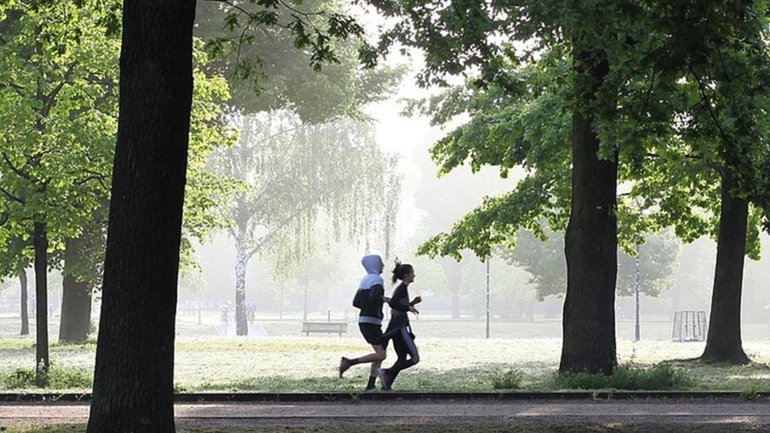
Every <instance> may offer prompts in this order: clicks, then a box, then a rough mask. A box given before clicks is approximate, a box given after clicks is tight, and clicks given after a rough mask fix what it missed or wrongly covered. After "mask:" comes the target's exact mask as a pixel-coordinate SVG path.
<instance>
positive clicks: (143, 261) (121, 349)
mask: <svg viewBox="0 0 770 433" xmlns="http://www.w3.org/2000/svg"><path fill="white" fill-rule="evenodd" d="M194 19H195V1H194V0H192V1H191V0H125V2H124V6H123V40H122V48H121V56H120V117H119V122H118V140H117V146H116V150H115V164H114V168H113V174H112V179H113V182H112V192H111V201H110V219H109V225H108V231H107V251H106V255H105V265H104V282H103V297H102V309H101V319H100V323H99V336H98V344H97V350H96V367H95V372H94V389H93V400H92V402H91V412H90V418H89V420H88V430H87V431H88V432H89V433H97V432H98V433H112V432H120V433H123V432H134V433H170V432H174V431H175V427H174V407H173V396H174V383H173V372H174V321H175V316H176V301H177V283H178V281H177V280H178V271H179V247H180V241H181V226H182V205H183V202H184V187H185V181H186V169H187V150H188V144H189V143H188V140H189V138H188V135H189V128H190V108H191V103H192V91H193V79H192V27H193V22H194Z"/></svg>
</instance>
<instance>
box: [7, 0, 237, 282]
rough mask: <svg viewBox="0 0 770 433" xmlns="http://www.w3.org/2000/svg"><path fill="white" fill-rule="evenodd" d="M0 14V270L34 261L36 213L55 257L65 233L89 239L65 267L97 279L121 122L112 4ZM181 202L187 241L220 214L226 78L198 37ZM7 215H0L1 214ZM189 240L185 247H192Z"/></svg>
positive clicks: (226, 139) (226, 138)
mask: <svg viewBox="0 0 770 433" xmlns="http://www.w3.org/2000/svg"><path fill="white" fill-rule="evenodd" d="M17 6H18V8H14V9H6V10H5V11H6V14H5V16H6V19H4V20H2V21H0V34H2V36H3V37H2V43H0V54H2V53H5V54H6V55H2V56H1V57H2V59H1V60H0V96H2V98H0V100H2V103H0V121H2V123H3V124H4V125H6V126H7V128H8V129H7V133H5V134H3V137H2V138H0V148H1V149H2V151H1V152H0V157H1V158H0V222H2V221H3V220H4V222H5V223H4V224H0V240H3V241H4V243H6V244H8V245H9V248H8V249H7V250H5V251H4V252H3V253H2V254H0V271H1V272H2V275H3V276H7V275H14V274H15V273H16V272H17V268H19V267H24V266H26V265H27V264H28V263H29V261H30V258H29V257H30V252H29V250H30V248H31V241H30V233H31V223H32V222H33V221H43V222H45V223H46V224H47V230H48V238H49V242H50V250H51V251H50V252H51V253H53V255H52V257H51V259H52V263H51V264H52V265H53V266H59V265H58V264H57V263H60V262H61V260H62V258H63V257H62V255H61V254H60V253H61V252H62V251H63V249H64V245H65V243H66V242H67V239H72V238H76V237H80V238H81V240H82V241H83V242H84V243H85V246H84V248H83V251H81V256H82V257H81V260H80V261H79V262H78V263H68V264H66V265H65V268H64V271H65V272H67V273H68V274H71V275H75V276H77V277H78V279H79V280H81V281H87V282H89V284H90V285H91V286H92V287H93V286H98V284H99V280H100V278H101V277H100V274H101V266H100V262H101V260H102V257H103V254H104V252H103V250H104V238H105V236H106V223H107V210H108V204H109V201H108V200H109V198H108V196H109V189H110V181H111V171H112V160H113V155H114V143H115V137H116V133H117V116H118V95H117V88H118V87H117V86H118V76H119V70H118V67H119V57H118V56H119V52H120V39H119V36H120V35H119V34H116V33H115V32H114V31H112V30H111V28H110V25H111V24H110V23H111V22H112V20H113V18H114V14H115V11H116V8H117V10H118V11H119V9H120V5H119V4H117V3H114V2H107V3H98V4H97V3H95V2H90V1H85V2H83V1H80V2H75V1H71V0H70V1H65V2H56V3H53V2H52V3H51V4H46V5H38V6H35V7H32V6H30V7H26V6H23V4H21V3H19V4H18V5H17ZM196 45H197V46H198V51H197V52H196V62H197V65H196V71H195V91H194V102H193V108H192V114H191V140H190V159H189V163H188V183H187V190H186V195H185V199H186V203H185V204H186V209H185V226H184V229H185V242H184V244H185V245H188V246H189V237H198V238H203V237H205V235H206V234H207V233H208V232H210V231H211V229H213V228H215V227H220V226H221V223H220V222H219V221H218V220H216V219H215V218H213V217H212V215H213V214H212V213H211V212H208V210H209V209H210V208H211V207H212V206H214V205H215V203H214V202H213V201H212V199H211V197H212V195H213V194H214V193H215V192H217V191H221V190H223V189H227V188H230V187H231V185H229V184H227V183H226V182H223V180H222V179H220V178H217V177H216V176H214V175H212V174H211V173H210V172H208V171H207V169H206V159H207V157H208V155H209V154H210V153H211V152H212V151H213V150H214V149H215V148H217V147H218V146H227V145H228V143H231V142H232V141H233V140H234V138H235V136H234V134H233V133H232V132H231V131H230V130H229V129H228V128H227V127H226V125H225V123H224V116H223V107H224V104H225V102H226V101H227V100H228V99H229V91H228V86H227V83H226V81H225V80H224V79H223V78H221V77H208V76H206V75H205V74H204V73H203V72H202V67H204V66H205V62H206V56H205V55H204V54H203V53H202V52H201V51H200V47H201V46H202V43H200V42H197V43H196ZM3 215H4V216H5V218H2V216H3ZM188 251H189V249H188Z"/></svg>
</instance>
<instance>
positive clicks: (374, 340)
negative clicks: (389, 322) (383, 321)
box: [358, 323, 382, 345]
mask: <svg viewBox="0 0 770 433" xmlns="http://www.w3.org/2000/svg"><path fill="white" fill-rule="evenodd" d="M358 329H360V330H361V335H363V336H364V340H366V342H367V343H369V344H373V345H382V326H380V325H373V324H371V323H359V324H358Z"/></svg>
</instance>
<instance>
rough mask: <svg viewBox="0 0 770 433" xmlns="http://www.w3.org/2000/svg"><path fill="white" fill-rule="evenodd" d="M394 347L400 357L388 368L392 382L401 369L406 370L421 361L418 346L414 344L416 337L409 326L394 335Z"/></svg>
mask: <svg viewBox="0 0 770 433" xmlns="http://www.w3.org/2000/svg"><path fill="white" fill-rule="evenodd" d="M393 348H395V349H396V354H397V355H398V359H397V360H396V362H395V363H394V364H393V366H392V367H390V368H389V369H388V370H387V372H388V376H390V382H391V383H393V382H394V381H395V380H396V376H398V373H400V372H401V370H406V369H407V368H409V367H411V366H413V365H416V364H417V363H418V362H420V353H419V352H417V346H415V344H414V339H413V338H412V336H411V333H410V329H409V327H408V326H404V327H403V328H401V330H400V332H398V333H396V335H394V336H393Z"/></svg>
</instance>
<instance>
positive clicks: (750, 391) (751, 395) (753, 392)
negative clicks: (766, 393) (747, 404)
mask: <svg viewBox="0 0 770 433" xmlns="http://www.w3.org/2000/svg"><path fill="white" fill-rule="evenodd" d="M759 397H760V395H759V388H757V387H756V386H754V385H752V386H750V387H748V388H746V389H744V390H742V391H741V398H742V399H744V400H756V399H758V398H759Z"/></svg>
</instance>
